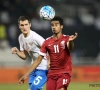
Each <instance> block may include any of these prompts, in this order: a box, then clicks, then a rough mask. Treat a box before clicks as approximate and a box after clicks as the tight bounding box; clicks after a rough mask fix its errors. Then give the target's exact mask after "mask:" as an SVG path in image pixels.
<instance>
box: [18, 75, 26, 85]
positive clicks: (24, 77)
mask: <svg viewBox="0 0 100 90" xmlns="http://www.w3.org/2000/svg"><path fill="white" fill-rule="evenodd" d="M26 78H27V75H24V76H23V77H21V78H20V80H19V85H21V84H23V83H24V81H25V80H26Z"/></svg>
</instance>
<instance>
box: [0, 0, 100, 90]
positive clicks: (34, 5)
mask: <svg viewBox="0 0 100 90" xmlns="http://www.w3.org/2000/svg"><path fill="white" fill-rule="evenodd" d="M44 5H50V6H52V7H53V8H54V9H55V11H56V15H59V16H61V17H63V19H64V30H63V32H64V34H69V35H72V34H74V33H75V32H78V34H79V36H78V38H77V39H76V40H75V41H74V43H75V47H74V49H73V50H72V51H71V55H72V58H73V75H72V81H71V84H70V86H69V89H68V90H100V87H99V88H94V87H93V88H92V87H89V84H91V83H92V84H96V83H97V84H100V0H0V90H27V89H28V85H27V81H26V83H25V84H24V85H22V86H18V80H19V78H20V77H21V76H22V75H23V74H24V73H25V72H26V71H27V70H28V68H29V67H30V62H31V60H30V58H29V57H28V58H27V60H26V61H23V60H21V59H20V58H19V57H18V56H16V55H12V54H11V51H10V49H11V47H13V46H16V47H18V48H19V44H18V39H17V37H18V35H19V34H20V30H19V29H18V24H17V19H18V17H19V16H21V15H27V16H29V17H30V18H31V23H32V30H34V31H36V32H37V33H39V34H40V35H42V36H43V37H44V38H47V37H49V36H51V35H52V32H51V29H50V23H49V21H43V20H41V19H40V17H39V10H40V8H41V7H42V6H44ZM44 90H45V89H44Z"/></svg>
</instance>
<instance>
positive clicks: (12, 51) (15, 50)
mask: <svg viewBox="0 0 100 90" xmlns="http://www.w3.org/2000/svg"><path fill="white" fill-rule="evenodd" d="M17 52H19V50H18V49H17V47H13V48H12V49H11V53H12V54H16V53H17Z"/></svg>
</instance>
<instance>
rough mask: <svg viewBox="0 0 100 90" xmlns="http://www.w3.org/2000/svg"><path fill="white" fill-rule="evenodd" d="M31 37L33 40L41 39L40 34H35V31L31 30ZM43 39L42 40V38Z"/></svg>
mask: <svg viewBox="0 0 100 90" xmlns="http://www.w3.org/2000/svg"><path fill="white" fill-rule="evenodd" d="M31 35H32V36H33V38H35V39H36V38H43V37H42V36H41V35H40V34H38V33H36V32H35V31H32V30H31ZM43 39H44V38H43Z"/></svg>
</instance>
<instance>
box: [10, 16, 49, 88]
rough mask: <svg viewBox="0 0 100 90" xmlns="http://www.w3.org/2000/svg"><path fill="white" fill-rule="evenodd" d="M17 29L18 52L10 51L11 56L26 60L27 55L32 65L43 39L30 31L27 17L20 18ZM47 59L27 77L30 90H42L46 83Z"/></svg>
mask: <svg viewBox="0 0 100 90" xmlns="http://www.w3.org/2000/svg"><path fill="white" fill-rule="evenodd" d="M18 25H19V29H20V30H21V32H22V33H21V34H20V35H19V44H20V50H18V49H17V48H16V47H13V48H12V49H11V52H12V54H17V55H18V56H19V57H20V58H22V59H24V60H25V59H26V57H27V54H26V52H28V54H29V55H30V56H31V58H32V63H34V60H35V59H36V58H37V57H38V55H39V54H38V52H39V51H40V47H41V45H42V43H43V42H44V40H45V39H44V38H43V37H42V36H40V35H39V34H37V33H36V32H34V31H32V30H31V29H30V27H31V22H30V19H29V17H27V16H20V17H19V19H18ZM47 72H48V68H47V57H44V58H43V60H42V62H41V63H40V64H39V65H38V66H37V68H36V69H35V70H34V71H33V72H32V73H31V74H30V76H29V80H28V83H29V88H30V90H42V87H43V85H44V84H45V83H46V81H47V76H46V75H47Z"/></svg>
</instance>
